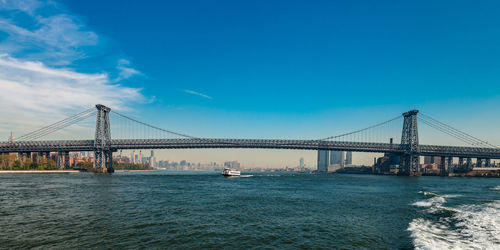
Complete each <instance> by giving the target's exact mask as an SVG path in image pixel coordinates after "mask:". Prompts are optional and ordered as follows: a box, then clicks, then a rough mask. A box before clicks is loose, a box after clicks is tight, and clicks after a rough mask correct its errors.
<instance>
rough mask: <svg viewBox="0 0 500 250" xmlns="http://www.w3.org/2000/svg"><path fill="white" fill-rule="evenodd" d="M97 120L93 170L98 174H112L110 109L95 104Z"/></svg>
mask: <svg viewBox="0 0 500 250" xmlns="http://www.w3.org/2000/svg"><path fill="white" fill-rule="evenodd" d="M95 107H96V108H97V119H96V125H95V139H94V170H95V171H97V172H100V173H105V172H108V173H112V172H114V170H113V166H112V163H113V159H112V157H111V156H112V153H113V152H112V151H111V129H110V124H109V112H110V111H111V109H110V108H108V107H106V106H104V105H101V104H97V105H96V106H95Z"/></svg>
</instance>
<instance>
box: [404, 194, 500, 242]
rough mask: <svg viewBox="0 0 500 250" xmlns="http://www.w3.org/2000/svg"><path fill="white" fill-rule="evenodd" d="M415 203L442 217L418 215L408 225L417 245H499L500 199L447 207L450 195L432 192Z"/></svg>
mask: <svg viewBox="0 0 500 250" xmlns="http://www.w3.org/2000/svg"><path fill="white" fill-rule="evenodd" d="M424 196H425V197H426V199H425V200H423V201H418V202H415V203H413V204H412V205H414V206H417V207H425V208H427V209H426V210H425V211H426V212H428V213H430V214H440V215H442V216H439V217H438V219H426V218H416V219H414V220H413V221H412V222H411V223H410V224H409V226H408V229H407V230H408V231H409V232H410V233H411V237H412V239H413V245H414V246H415V248H416V249H499V248H500V217H499V216H498V214H499V213H500V201H498V200H497V201H493V202H490V203H485V204H481V205H477V204H475V205H462V206H459V207H456V208H450V207H445V206H444V204H445V203H446V198H447V197H454V196H450V195H443V196H439V195H436V194H434V195H431V196H430V197H428V196H427V195H425V194H424Z"/></svg>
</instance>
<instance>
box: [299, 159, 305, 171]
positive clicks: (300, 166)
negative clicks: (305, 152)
mask: <svg viewBox="0 0 500 250" xmlns="http://www.w3.org/2000/svg"><path fill="white" fill-rule="evenodd" d="M299 168H300V169H304V158H303V157H300V163H299Z"/></svg>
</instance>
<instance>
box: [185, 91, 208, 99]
mask: <svg viewBox="0 0 500 250" xmlns="http://www.w3.org/2000/svg"><path fill="white" fill-rule="evenodd" d="M184 92H185V93H188V94H191V95H197V96H201V97H203V98H207V99H212V97H211V96H208V95H205V94H203V93H200V92H196V91H193V90H189V89H185V90H184Z"/></svg>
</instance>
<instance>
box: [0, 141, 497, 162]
mask: <svg viewBox="0 0 500 250" xmlns="http://www.w3.org/2000/svg"><path fill="white" fill-rule="evenodd" d="M404 146H405V145H401V144H389V143H367V142H338V141H321V140H283V139H279V140H270V139H209V138H200V139H118V140H112V141H111V145H110V149H111V150H112V151H117V150H120V149H187V148H261V149H300V150H339V151H353V152H372V153H396V154H403V153H405V147H404ZM94 150H95V146H94V140H54V141H26V142H23V141H20V142H12V143H11V142H0V153H12V152H16V153H23V152H79V151H94ZM418 154H419V155H423V156H445V157H464V158H466V157H470V158H482V159H500V149H498V148H477V147H457V146H438V145H419V146H418Z"/></svg>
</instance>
